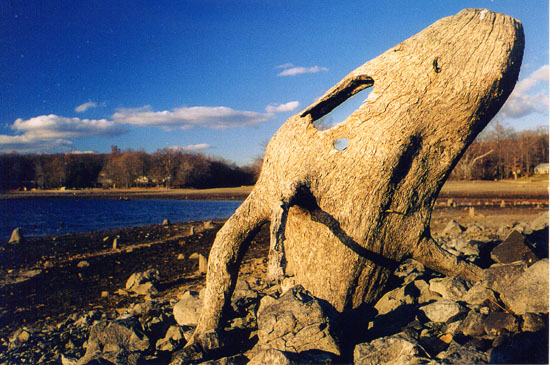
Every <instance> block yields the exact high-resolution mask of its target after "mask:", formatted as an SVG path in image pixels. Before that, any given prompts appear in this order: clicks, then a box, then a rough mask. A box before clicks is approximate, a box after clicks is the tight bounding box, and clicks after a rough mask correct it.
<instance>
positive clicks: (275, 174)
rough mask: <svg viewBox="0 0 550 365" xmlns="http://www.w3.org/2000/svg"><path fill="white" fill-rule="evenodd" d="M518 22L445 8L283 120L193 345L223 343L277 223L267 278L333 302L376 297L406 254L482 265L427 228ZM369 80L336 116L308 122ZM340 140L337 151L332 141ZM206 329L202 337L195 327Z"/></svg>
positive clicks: (489, 105)
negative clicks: (253, 257) (330, 123)
mask: <svg viewBox="0 0 550 365" xmlns="http://www.w3.org/2000/svg"><path fill="white" fill-rule="evenodd" d="M523 46H524V36H523V28H522V25H521V23H520V22H519V21H517V20H515V19H513V18H511V17H509V16H506V15H503V14H497V13H493V12H490V11H488V10H481V9H467V10H463V11H461V12H460V13H458V14H457V15H454V16H450V17H447V18H443V19H441V20H439V21H437V22H435V23H434V24H433V25H431V26H429V27H428V28H426V29H425V30H423V31H421V32H420V33H418V34H416V35H414V36H412V37H411V38H409V39H407V40H405V41H404V42H402V43H400V44H398V45H397V46H395V47H393V48H391V49H389V50H388V51H386V52H385V53H383V54H382V55H380V56H378V57H377V58H375V59H373V60H371V61H369V62H367V63H365V64H364V65H362V66H361V67H359V68H357V69H356V70H355V71H353V72H351V73H350V74H349V75H347V76H346V77H345V78H344V79H343V80H342V81H340V82H339V83H338V84H337V85H336V86H334V87H333V88H332V89H330V90H329V91H328V92H327V93H326V94H325V95H324V96H323V97H322V98H321V99H319V100H318V101H317V102H315V103H314V104H313V105H311V106H310V107H308V108H307V109H305V110H304V111H302V112H300V113H299V114H297V115H294V116H293V117H291V118H290V119H289V120H288V121H286V122H285V123H284V124H283V125H282V127H281V128H280V129H279V131H278V132H277V133H276V134H275V135H274V137H273V138H272V140H271V141H270V143H269V145H268V147H267V150H266V154H265V158H264V165H263V168H262V172H261V175H260V177H259V180H258V182H257V184H256V186H255V188H254V190H253V191H252V192H251V194H250V195H249V197H248V198H247V199H246V200H245V201H244V202H243V204H242V205H241V206H240V207H239V208H238V209H237V211H236V212H235V214H234V215H233V216H232V217H231V218H230V219H229V220H228V221H227V222H226V224H225V225H224V226H223V228H222V229H221V230H220V231H219V232H218V234H217V236H216V239H215V242H214V245H213V247H212V250H211V252H210V257H209V262H208V274H207V286H206V292H205V298H204V305H203V309H202V314H201V318H200V321H199V323H198V326H197V329H196V331H195V334H194V336H193V339H192V340H191V341H190V342H189V344H188V346H187V348H188V349H192V348H194V349H195V350H197V349H200V350H201V351H207V350H208V347H212V346H217V345H219V342H218V341H212V339H211V337H212V333H213V332H214V333H215V332H216V331H218V330H219V329H220V327H221V318H222V310H223V308H224V307H225V306H226V305H227V303H228V301H229V300H230V298H231V294H232V292H233V289H234V287H235V283H236V279H237V275H238V270H239V265H240V262H241V258H242V256H243V254H244V252H245V251H246V248H247V245H248V243H249V242H250V240H251V238H252V237H253V236H254V234H255V233H256V232H257V230H258V229H259V227H260V226H261V225H262V224H264V223H266V222H268V221H269V222H271V247H270V253H269V256H270V257H269V275H270V276H271V278H272V279H280V278H282V277H283V276H285V275H293V276H294V277H295V280H296V281H297V282H298V283H299V284H302V285H303V286H304V287H305V288H306V289H307V290H309V291H310V292H311V293H313V295H315V296H317V297H319V298H322V299H325V300H327V301H328V302H330V303H331V304H332V305H333V306H334V307H335V308H336V309H338V310H344V309H347V308H355V307H358V306H359V305H360V304H362V303H365V302H366V303H373V302H375V301H376V300H377V299H378V298H379V296H380V294H381V293H382V291H383V289H384V285H385V283H386V281H387V279H388V277H389V276H390V274H391V273H392V271H393V270H394V269H395V268H396V266H397V265H398V263H399V262H400V261H401V260H402V259H403V258H406V257H413V258H415V259H416V260H418V261H420V262H421V263H423V264H424V265H426V266H427V267H429V268H431V269H434V270H436V271H439V272H442V273H444V274H446V275H451V276H456V275H459V276H462V277H465V278H468V279H474V280H475V279H479V278H480V273H481V270H480V269H479V268H478V267H476V266H474V265H472V264H469V263H466V262H464V261H460V260H459V259H457V258H456V257H455V256H453V255H451V254H450V253H448V252H446V251H444V250H443V249H442V248H440V247H439V246H438V245H437V243H436V242H435V241H434V240H433V239H432V238H431V235H430V218H431V212H432V208H433V206H434V203H435V200H436V198H437V195H438V194H439V191H440V189H441V187H442V186H443V184H444V182H445V180H446V179H447V177H448V176H449V174H450V172H451V170H452V169H453V167H454V166H455V165H456V163H457V162H458V160H459V159H460V157H461V156H462V154H463V153H464V151H465V150H466V148H467V147H468V145H469V144H470V143H471V142H472V141H473V140H474V139H475V137H476V135H477V134H478V133H479V132H480V131H481V130H482V129H483V128H484V127H485V126H486V125H487V123H488V122H489V121H490V120H491V118H492V117H493V116H494V115H495V114H496V113H497V112H498V110H499V109H500V108H501V106H502V105H503V103H504V102H505V100H506V99H507V97H508V96H509V94H510V92H511V91H512V89H513V88H514V85H515V83H516V81H517V78H518V73H519V69H520V65H521V60H522V56H523ZM368 87H374V89H373V91H372V92H371V93H370V95H369V97H368V98H367V100H366V101H365V102H364V103H363V104H362V106H361V107H360V108H359V109H357V110H356V111H355V112H354V113H353V114H351V115H350V116H349V117H348V118H347V119H346V120H345V121H344V122H343V123H341V124H339V125H337V126H334V127H332V128H330V129H328V130H323V131H321V130H318V129H317V128H316V127H315V125H314V122H315V121H316V120H318V119H320V118H322V117H323V116H325V115H326V114H327V113H329V112H330V111H331V110H333V109H334V108H336V107H337V106H338V105H340V104H341V103H342V102H344V101H345V100H346V99H348V98H349V97H351V96H352V95H354V94H356V93H358V92H359V91H361V90H363V89H365V88H368ZM340 139H347V141H348V146H347V148H345V149H344V150H341V149H336V148H335V146H334V143H335V141H337V140H340ZM203 337H204V338H207V340H204V341H203V340H202V338H203Z"/></svg>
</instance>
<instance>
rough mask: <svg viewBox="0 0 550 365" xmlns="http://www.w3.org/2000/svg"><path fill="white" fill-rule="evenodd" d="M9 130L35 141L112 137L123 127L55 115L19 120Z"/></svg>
mask: <svg viewBox="0 0 550 365" xmlns="http://www.w3.org/2000/svg"><path fill="white" fill-rule="evenodd" d="M11 129H13V130H15V131H17V132H23V133H24V134H25V135H26V136H28V137H33V138H37V139H40V138H42V139H44V138H47V139H55V138H84V137H98V136H114V135H119V134H122V133H124V132H125V128H124V127H123V126H120V125H118V124H116V123H114V122H112V121H109V120H106V119H80V118H67V117H62V116H59V115H55V114H50V115H40V116H38V117H34V118H31V119H27V120H23V119H21V118H19V119H17V120H16V121H15V122H14V123H13V125H12V126H11Z"/></svg>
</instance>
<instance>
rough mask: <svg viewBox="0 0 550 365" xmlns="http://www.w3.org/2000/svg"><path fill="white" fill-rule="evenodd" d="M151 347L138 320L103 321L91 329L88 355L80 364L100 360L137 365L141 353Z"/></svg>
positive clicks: (87, 348) (87, 349)
mask: <svg viewBox="0 0 550 365" xmlns="http://www.w3.org/2000/svg"><path fill="white" fill-rule="evenodd" d="M149 345H150V343H149V338H148V337H147V336H146V335H145V334H144V333H143V330H142V328H141V326H140V325H139V322H138V321H137V320H136V319H134V318H132V317H131V318H126V319H120V320H115V321H111V322H107V321H101V322H99V323H97V324H95V325H94V326H92V328H91V329H90V336H89V338H88V342H87V347H86V354H85V355H84V357H83V358H81V359H80V360H79V361H78V364H87V363H89V362H92V361H101V360H100V359H104V360H107V361H111V362H113V363H116V364H137V362H138V360H139V358H140V356H141V354H140V353H141V352H142V351H145V350H147V349H148V348H149Z"/></svg>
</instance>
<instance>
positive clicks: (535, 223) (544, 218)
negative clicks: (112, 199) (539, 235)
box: [529, 211, 549, 231]
mask: <svg viewBox="0 0 550 365" xmlns="http://www.w3.org/2000/svg"><path fill="white" fill-rule="evenodd" d="M548 219H549V217H548V211H546V212H544V213H541V214H540V215H539V216H537V217H536V218H535V219H534V220H532V221H531V223H529V229H530V230H532V231H541V230H543V229H545V228H547V227H548Z"/></svg>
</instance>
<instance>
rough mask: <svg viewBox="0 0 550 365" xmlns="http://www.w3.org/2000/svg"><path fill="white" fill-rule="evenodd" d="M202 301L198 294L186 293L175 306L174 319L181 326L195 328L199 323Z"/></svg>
mask: <svg viewBox="0 0 550 365" xmlns="http://www.w3.org/2000/svg"><path fill="white" fill-rule="evenodd" d="M201 306H202V300H201V299H200V296H199V294H198V293H197V292H194V291H186V292H185V293H184V294H183V296H182V298H181V300H180V301H178V302H177V303H176V305H174V310H173V312H174V318H175V319H176V322H178V324H179V325H180V326H195V325H197V322H198V321H199V317H200V312H201Z"/></svg>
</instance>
